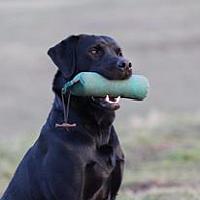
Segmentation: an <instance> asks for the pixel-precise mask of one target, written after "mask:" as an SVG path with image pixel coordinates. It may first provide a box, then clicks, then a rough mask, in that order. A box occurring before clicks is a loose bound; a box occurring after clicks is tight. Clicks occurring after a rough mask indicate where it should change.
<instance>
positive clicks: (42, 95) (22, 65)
mask: <svg viewBox="0 0 200 200" xmlns="http://www.w3.org/2000/svg"><path fill="white" fill-rule="evenodd" d="M199 19H200V1H199V0H190V1H188V0H123V1H119V0H110V1H107V0H80V1H73V0H57V1H53V0H0V33H1V34H0V45H1V48H0V66H1V68H0V91H1V100H0V195H1V193H2V192H3V191H4V189H5V188H6V186H7V184H8V182H9V180H10V178H11V176H12V175H13V172H14V170H15V169H16V166H17V164H18V163H19V161H20V159H21V158H22V156H23V155H24V153H25V152H26V151H27V149H28V148H29V147H30V145H31V144H32V143H33V142H34V141H35V139H36V138H37V137H38V134H39V131H40V128H41V126H42V124H43V123H44V122H45V120H46V117H47V115H48V112H49V110H50V107H51V104H52V101H53V93H52V91H51V82H52V79H53V76H54V74H55V71H56V67H55V66H54V65H53V63H52V62H51V61H50V59H49V58H48V57H47V54H46V52H47V50H48V48H49V47H51V46H52V45H54V44H56V43H57V42H59V41H60V40H62V39H64V38H65V37H67V36H69V35H71V34H79V33H89V34H105V35H110V36H112V37H113V38H115V39H116V40H117V41H118V43H119V44H120V45H121V46H122V49H123V52H124V54H125V55H126V57H127V58H129V59H130V60H131V61H132V62H133V66H134V71H135V73H137V74H144V75H145V76H147V77H148V78H149V80H150V83H151V90H150V94H149V97H148V98H147V99H146V100H145V101H144V102H134V101H130V100H123V102H122V105H121V109H120V111H117V119H116V122H115V126H116V127H117V128H116V129H117V130H118V133H119V137H120V140H121V143H122V146H123V149H124V151H125V154H126V170H125V175H124V181H123V184H122V188H121V190H120V193H119V197H118V199H121V200H129V199H136V200H168V199H170V200H171V199H181V200H182V199H183V200H185V199H192V200H196V199H200V197H199V196H200V195H199V194H200V172H199V168H200V92H199V91H200V89H199V87H200V67H199V64H200V23H199Z"/></svg>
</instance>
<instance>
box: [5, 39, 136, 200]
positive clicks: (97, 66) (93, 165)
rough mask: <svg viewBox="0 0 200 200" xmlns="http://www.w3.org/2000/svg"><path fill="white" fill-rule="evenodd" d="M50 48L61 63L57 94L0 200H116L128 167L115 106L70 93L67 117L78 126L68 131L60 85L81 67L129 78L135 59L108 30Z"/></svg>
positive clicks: (55, 84)
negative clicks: (126, 55)
mask: <svg viewBox="0 0 200 200" xmlns="http://www.w3.org/2000/svg"><path fill="white" fill-rule="evenodd" d="M48 54H49V56H50V57H51V59H52V60H53V62H54V63H55V64H56V65H57V67H58V72H57V74H56V75H55V78H54V81H53V91H54V93H55V100H54V103H53V106H52V109H51V111H50V114H49V116H48V119H47V121H46V123H45V124H44V126H43V128H42V130H41V133H40V136H39V138H38V139H37V141H36V142H35V144H34V145H33V146H32V147H31V148H30V149H29V151H28V152H27V153H26V155H25V156H24V158H23V160H22V161H21V163H20V164H19V166H18V168H17V170H16V172H15V174H14V176H13V179H12V180H11V182H10V184H9V186H8V188H7V190H6V191H5V193H4V195H3V197H2V198H1V200H56V199H57V200H114V199H115V198H116V195H117V192H118V190H119V187H120V184H121V180H122V174H123V167H124V155H123V152H122V150H121V147H120V144H119V140H118V137H117V134H116V132H115V129H114V127H113V121H114V118H115V112H114V110H110V109H107V110H106V109H105V108H104V109H103V108H101V106H97V105H96V104H94V103H92V101H91V98H90V97H75V96H72V97H71V102H70V114H69V121H70V122H71V123H73V122H75V123H76V124H77V126H76V127H74V128H71V129H70V130H69V131H66V130H65V129H63V128H55V124H56V123H62V122H63V107H62V102H61V93H60V91H61V88H62V86H63V84H64V83H65V82H66V81H67V80H69V79H71V78H73V76H74V75H76V74H77V73H78V72H81V71H93V72H98V73H100V74H101V75H103V76H105V77H107V78H109V79H125V78H128V77H129V76H130V75H131V73H132V71H131V69H130V67H131V64H130V63H129V62H128V61H127V60H126V59H125V58H124V57H123V56H122V54H121V50H120V48H119V46H118V45H117V44H116V42H115V41H114V40H113V39H112V38H110V37H107V36H94V35H79V36H71V37H69V38H67V39H65V40H63V41H62V42H61V43H59V44H57V45H56V46H54V47H52V48H50V50H49V51H48ZM122 62H123V64H122ZM122 65H123V66H122Z"/></svg>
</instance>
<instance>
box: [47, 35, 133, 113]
mask: <svg viewBox="0 0 200 200" xmlns="http://www.w3.org/2000/svg"><path fill="white" fill-rule="evenodd" d="M48 55H49V56H50V57H51V59H52V60H53V62H54V63H55V65H56V66H57V67H58V73H57V75H56V76H55V80H54V85H53V90H54V92H55V93H57V94H59V93H60V91H61V88H62V87H63V85H64V83H65V82H66V81H68V80H70V79H72V78H73V77H74V76H75V75H76V74H78V73H79V72H97V73H99V74H100V75H102V76H104V77H106V78H108V79H111V80H122V79H127V78H129V77H130V76H131V75H132V64H131V63H130V62H129V61H128V60H127V59H125V58H124V57H123V54H122V50H121V48H120V47H119V45H118V44H117V43H116V42H115V40H113V39H112V38H110V37H107V36H96V35H77V36H70V37H68V38H67V39H65V40H63V41H61V42H60V43H59V44H57V45H56V46H54V47H52V48H50V49H49V51H48ZM87 100H88V101H89V102H90V103H91V104H92V105H95V106H98V107H100V108H102V109H108V110H115V109H118V108H119V104H118V102H116V101H117V100H116V98H113V97H107V98H94V97H88V98H87Z"/></svg>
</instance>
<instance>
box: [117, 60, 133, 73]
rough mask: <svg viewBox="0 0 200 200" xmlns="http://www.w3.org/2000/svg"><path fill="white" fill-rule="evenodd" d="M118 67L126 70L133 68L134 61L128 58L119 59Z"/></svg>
mask: <svg viewBox="0 0 200 200" xmlns="http://www.w3.org/2000/svg"><path fill="white" fill-rule="evenodd" d="M117 67H118V68H119V69H121V70H123V71H124V70H127V69H130V68H132V63H131V62H130V61H128V60H119V61H118V62H117Z"/></svg>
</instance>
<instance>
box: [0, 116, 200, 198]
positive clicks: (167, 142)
mask: <svg viewBox="0 0 200 200" xmlns="http://www.w3.org/2000/svg"><path fill="white" fill-rule="evenodd" d="M151 115H154V114H151ZM151 115H149V116H147V117H145V118H141V119H139V118H138V119H136V118H133V119H131V120H130V123H129V127H126V126H125V125H123V124H122V125H121V126H119V125H118V127H117V129H118V132H119V133H120V134H119V137H120V140H121V143H122V146H123V149H124V151H125V154H126V169H125V175H124V181H123V184H122V188H121V191H120V193H119V197H118V199H120V200H129V199H133V200H168V199H169V200H170V199H181V200H185V199H189V200H196V199H200V197H199V196H200V195H199V194H200V177H199V168H200V134H199V131H200V116H199V115H167V114H160V113H159V114H158V115H159V117H158V118H157V119H154V120H152V118H155V116H154V117H152V116H151ZM140 121H142V123H140ZM35 138H36V136H34V135H32V136H29V137H22V138H18V139H17V140H16V139H13V141H12V144H14V145H12V146H9V144H11V141H5V142H1V145H0V157H1V162H0V191H3V189H4V188H5V187H6V185H7V183H8V181H9V179H10V177H11V176H12V174H13V171H14V170H15V168H16V165H17V163H19V161H20V159H21V157H22V155H23V154H24V153H25V152H26V149H27V148H28V147H29V146H30V145H31V143H33V141H34V140H35Z"/></svg>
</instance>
